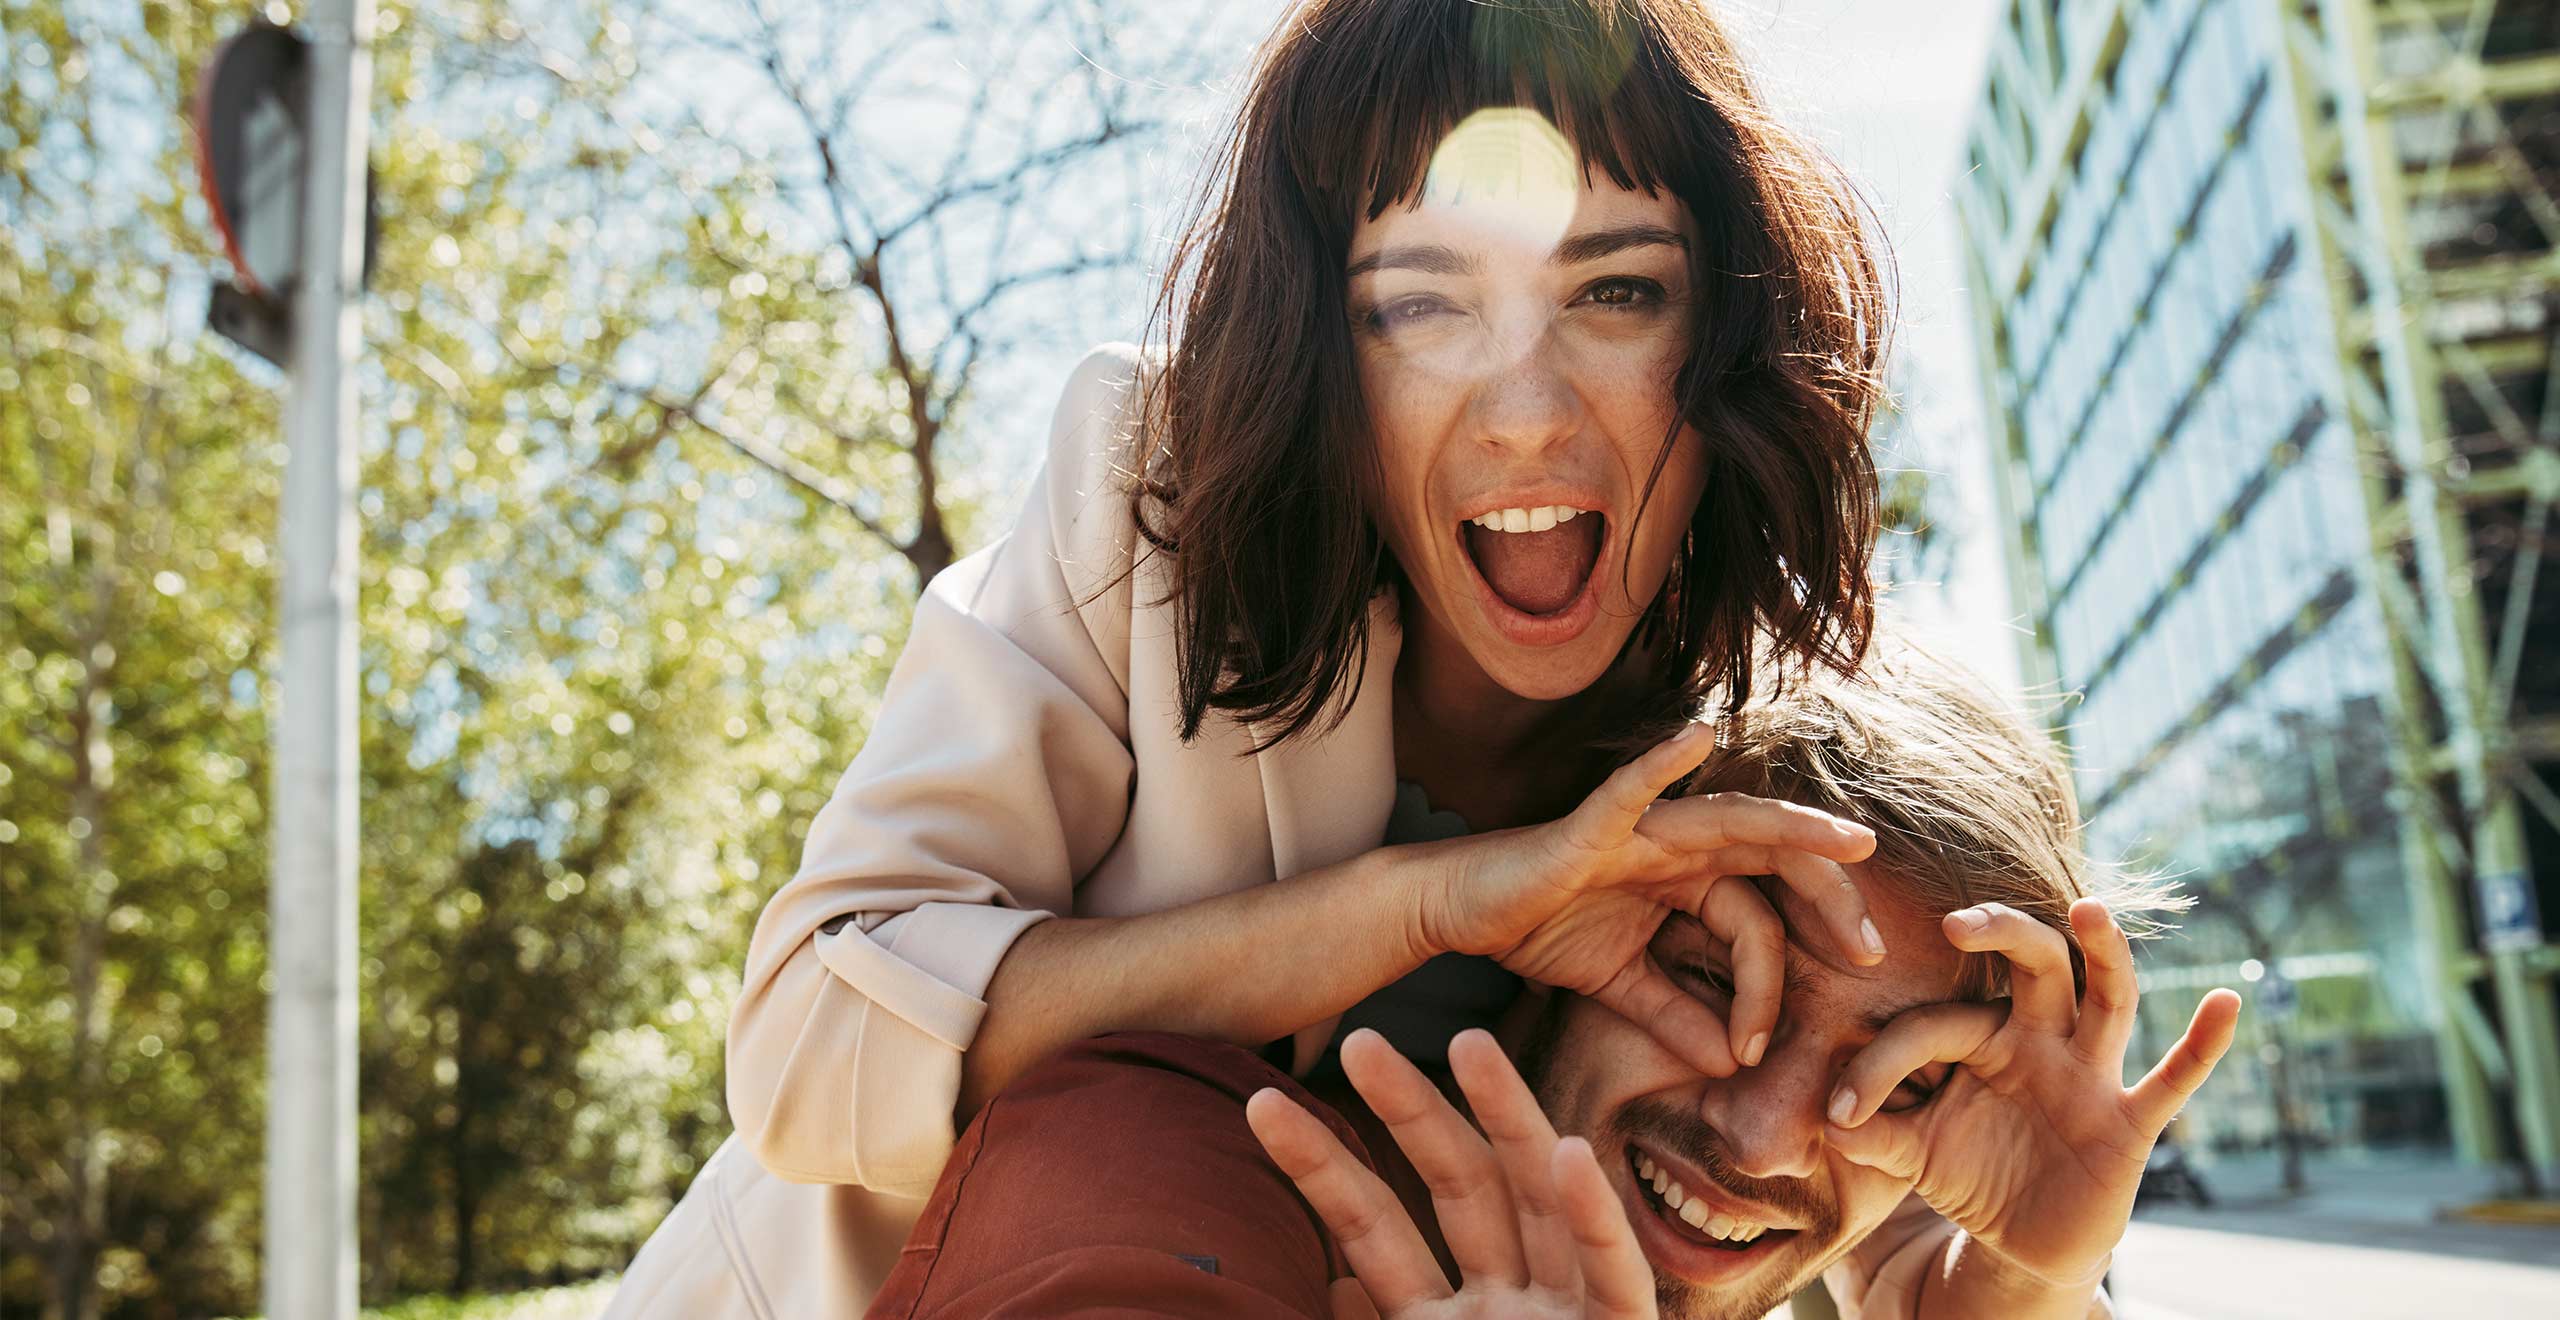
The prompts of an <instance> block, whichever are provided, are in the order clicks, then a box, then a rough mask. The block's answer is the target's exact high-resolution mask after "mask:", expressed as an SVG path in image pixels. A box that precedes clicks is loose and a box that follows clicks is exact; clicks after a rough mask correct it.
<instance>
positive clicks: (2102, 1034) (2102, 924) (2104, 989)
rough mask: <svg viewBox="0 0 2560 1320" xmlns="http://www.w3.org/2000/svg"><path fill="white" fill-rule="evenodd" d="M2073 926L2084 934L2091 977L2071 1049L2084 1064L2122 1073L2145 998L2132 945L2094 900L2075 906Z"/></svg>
mask: <svg viewBox="0 0 2560 1320" xmlns="http://www.w3.org/2000/svg"><path fill="white" fill-rule="evenodd" d="M2071 929H2072V931H2073V932H2074V933H2076V934H2078V935H2079V937H2080V960H2081V962H2082V963H2083V964H2085V965H2086V966H2087V968H2088V981H2089V988H2088V989H2087V990H2086V991H2084V992H2082V994H2081V996H2080V1025H2079V1026H2078V1027H2076V1028H2074V1029H2073V1030H2072V1033H2071V1048H2072V1050H2073V1052H2074V1053H2076V1054H2078V1055H2079V1056H2080V1058H2081V1059H2082V1060H2083V1061H2084V1062H2087V1063H2090V1064H2094V1065H2096V1066H2098V1067H2101V1068H2105V1069H2107V1070H2108V1072H2109V1074H2110V1075H2112V1076H2117V1077H2121V1076H2123V1075H2124V1047H2125V1045H2126V1044H2127V1043H2128V1042H2130V1041H2131V1040H2132V1039H2133V1025H2134V1017H2135V1009H2136V1008H2137V1007H2138V1005H2139V1004H2140V1002H2141V993H2140V991H2139V990H2138V989H2137V988H2136V985H2135V981H2134V975H2133V945H2132V944H2131V943H2129V942H2127V941H2126V939H2125V937H2124V930H2123V928H2122V927H2119V926H2118V925H2116V919H2115V916H2114V914H2113V913H2110V912H2108V911H2107V905H2106V904H2105V903H2103V902H2100V901H2099V900H2097V899H2094V898H2084V899H2081V900H2080V901H2079V902H2077V903H2074V904H2072V905H2071Z"/></svg>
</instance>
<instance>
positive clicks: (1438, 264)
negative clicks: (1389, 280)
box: [1342, 243, 1476, 279]
mask: <svg viewBox="0 0 2560 1320" xmlns="http://www.w3.org/2000/svg"><path fill="white" fill-rule="evenodd" d="M1373 270H1418V271H1421V272H1422V273H1423V274H1425V275H1473V274H1475V273H1476V259H1475V258H1474V257H1471V256H1466V255H1463V254H1461V253H1460V252H1459V251H1458V250H1457V249H1455V248H1450V247H1444V246H1442V245H1441V244H1438V243H1412V244H1407V245H1405V246H1404V247H1391V248H1380V249H1378V250H1377V251H1375V252H1372V253H1370V254H1369V255H1367V256H1365V257H1362V258H1360V259H1359V260H1358V261H1354V262H1352V263H1351V265H1350V267H1349V268H1348V269H1346V270H1345V271H1343V272H1342V273H1343V276H1344V278H1346V279H1348V278H1350V277H1352V276H1357V275H1366V274H1368V273H1369V272H1370V271H1373Z"/></svg>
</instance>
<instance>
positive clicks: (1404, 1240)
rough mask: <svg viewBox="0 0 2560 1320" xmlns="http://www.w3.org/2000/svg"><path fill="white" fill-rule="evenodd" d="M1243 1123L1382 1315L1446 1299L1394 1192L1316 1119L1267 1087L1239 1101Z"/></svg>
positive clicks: (1440, 1278)
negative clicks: (1295, 1189)
mask: <svg viewBox="0 0 2560 1320" xmlns="http://www.w3.org/2000/svg"><path fill="white" fill-rule="evenodd" d="M1244 1117H1245V1122H1246V1123H1247V1124H1248V1125H1250V1126H1251V1127H1252V1128H1253V1135H1254V1137H1255V1139H1256V1140H1258V1141H1260V1142H1261V1143H1262V1149H1263V1151H1264V1153H1266V1154H1268V1155H1270V1156H1271V1162H1272V1163H1274V1164H1277V1165H1279V1166H1280V1171H1281V1172H1282V1173H1285V1174H1287V1175H1289V1181H1291V1182H1293V1183H1296V1184H1297V1185H1298V1194H1299V1195H1300V1196H1303V1197H1305V1198H1307V1204H1308V1205H1311V1206H1313V1207H1315V1212H1316V1217H1317V1218H1319V1219H1322V1220H1323V1221H1324V1226H1325V1229H1326V1230H1327V1231H1328V1232H1330V1233H1332V1234H1333V1240H1334V1241H1335V1242H1336V1243H1338V1244H1340V1245H1341V1247H1342V1255H1343V1258H1344V1259H1346V1260H1348V1261H1350V1262H1351V1271H1352V1273H1354V1274H1356V1275H1358V1276H1359V1278H1360V1283H1361V1286H1362V1287H1364V1288H1366V1289H1367V1290H1368V1294H1369V1299H1370V1301H1371V1302H1372V1303H1374V1304H1375V1305H1376V1306H1377V1308H1378V1309H1379V1310H1380V1311H1382V1312H1384V1313H1387V1314H1390V1315H1392V1314H1394V1313H1395V1312H1397V1311H1401V1310H1403V1309H1404V1308H1406V1307H1408V1306H1411V1305H1413V1304H1415V1303H1417V1302H1427V1301H1432V1300H1434V1299H1437V1298H1442V1297H1447V1296H1449V1295H1450V1289H1449V1278H1448V1276H1447V1275H1445V1274H1442V1273H1441V1272H1440V1262H1439V1261H1438V1260H1437V1259H1435V1258H1434V1257H1433V1256H1432V1254H1431V1248H1430V1246H1429V1245H1428V1244H1426V1243H1424V1242H1423V1240H1422V1233H1421V1232H1420V1230H1417V1229H1416V1228H1414V1226H1413V1220H1412V1219H1411V1218H1410V1217H1408V1216H1407V1215H1406V1214H1405V1212H1404V1207H1403V1206H1402V1205H1400V1204H1398V1203H1397V1201H1396V1197H1395V1193H1394V1192H1392V1191H1389V1190H1388V1189H1387V1185H1386V1184H1385V1183H1384V1182H1381V1181H1379V1179H1378V1175H1377V1174H1375V1173H1372V1172H1370V1171H1369V1169H1368V1167H1367V1166H1365V1165H1363V1164H1361V1163H1360V1161H1358V1160H1356V1159H1354V1158H1352V1156H1351V1152H1350V1151H1348V1150H1345V1149H1343V1146H1342V1142H1341V1141H1339V1140H1337V1139H1336V1138H1335V1137H1334V1135H1333V1132H1332V1130H1331V1129H1329V1128H1327V1127H1326V1126H1325V1125H1324V1124H1322V1123H1320V1122H1318V1121H1316V1116H1315V1115H1313V1114H1310V1113H1308V1112H1307V1111H1306V1110H1305V1109H1304V1108H1302V1107H1300V1106H1299V1104H1298V1102H1297V1101H1295V1100H1292V1099H1290V1098H1289V1097H1287V1096H1285V1095H1282V1094H1280V1093H1279V1092H1278V1091H1275V1090H1271V1089H1269V1088H1265V1089H1263V1090H1260V1091H1257V1092H1255V1093H1254V1095H1253V1098H1252V1099H1250V1100H1247V1101H1246V1102H1245V1106H1244Z"/></svg>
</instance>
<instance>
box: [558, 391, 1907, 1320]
mask: <svg viewBox="0 0 2560 1320" xmlns="http://www.w3.org/2000/svg"><path fill="white" fill-rule="evenodd" d="M1139 370H1140V360H1139V357H1138V353H1137V350H1135V349H1134V348H1132V347H1130V346H1128V345H1124V344H1114V345H1107V346H1105V347H1103V348H1099V349H1096V350H1095V351H1094V352H1093V353H1091V354H1090V355H1088V356H1087V357H1086V358H1085V359H1084V361H1083V362H1082V363H1081V364H1079V365H1078V366H1077V368H1076V370H1075V373H1074V375H1073V376H1072V377H1071V378H1070V379H1069V381H1068V383H1067V388H1066V393H1065V396H1064V397H1063V398H1062V399H1061V400H1060V401H1059V404H1058V409H1057V413H1056V416H1055V418H1054V419H1053V420H1052V422H1051V424H1050V431H1049V450H1048V457H1047V461H1046V464H1045V466H1044V467H1043V469H1042V471H1041V473H1040V476H1039V477H1038V479H1037V480H1036V482H1035V484H1034V486H1033V489H1032V492H1031V496H1030V499H1029V501H1028V503H1027V504H1026V505H1025V507H1024V509H1023V511H1022V514H1021V517H1020V519H1019V521H1018V522H1017V523H1016V524H1015V526H1014V528H1013V530H1012V532H1011V533H1010V534H1009V535H1007V536H1006V537H1005V538H1004V539H1003V540H1001V541H999V542H997V543H996V544H994V545H991V546H989V547H987V548H986V549H984V550H981V551H979V552H978V553H976V554H973V555H970V556H968V557H967V558H965V559H963V560H961V561H960V562H958V563H956V564H954V565H952V566H951V567H950V568H949V569H948V570H946V571H945V572H944V573H943V574H942V575H941V576H939V577H937V578H935V579H934V581H933V583H932V585H931V586H929V587H928V588H926V590H925V592H924V595H923V598H922V599H921V600H920V601H919V602H918V603H917V606H916V613H915V621H914V625H913V629H912V631H911V633H910V635H909V637H908V640H907V646H906V650H905V652H904V654H902V655H901V656H900V657H899V660H898V663H897V666H896V668H895V670H894V671H893V672H892V674H891V676H890V679H889V686H888V691H887V694H886V696H885V697H884V698H883V700H882V702H881V705H880V714H879V717H878V719H877V721H876V722H875V723H874V724H873V726H872V728H871V731H870V736H869V737H868V739H867V740H866V741H865V742H864V745H863V747H862V750H861V752H860V754H859V755H857V756H855V757H854V759H853V763H852V766H851V767H850V768H849V769H847V770H846V771H845V775H844V778H843V780H842V781H841V782H840V783H839V784H838V785H837V787H836V791H835V795H834V797H833V799H832V800H830V801H829V802H828V804H827V805H826V807H825V808H824V809H823V810H821V811H820V812H819V813H818V816H817V819H816V820H815V822H814V823H813V824H812V825H811V827H810V831H809V837H808V842H807V846H806V850H805V852H804V853H803V856H802V861H801V865H800V871H799V873H798V874H797V875H796V876H794V877H793V878H792V879H791V881H790V883H788V884H786V885H784V886H783V887H782V889H781V891H780V892H778V893H776V894H775V895H774V897H773V901H772V902H771V903H770V904H769V905H768V906H767V907H766V908H765V910H764V914H763V916H762V917H761V918H760V919H759V920H758V921H757V923H756V930H755V937H754V940H753V942H752V944H751V945H750V947H749V949H748V954H747V970H746V982H745V985H744V988H743V989H742V990H741V992H740V994H739V997H738V1004H737V1008H736V1011H735V1014H734V1016H733V1017H732V1018H731V1020H730V1028H729V1048H728V1066H729V1113H730V1116H731V1118H732V1120H733V1121H734V1122H735V1123H736V1124H737V1134H736V1135H735V1136H733V1137H731V1138H730V1139H729V1140H728V1141H727V1142H726V1143H724V1144H723V1145H722V1146H721V1147H720V1149H719V1151H718V1153H717V1154H715V1155H714V1156H713V1157H712V1159H711V1161H710V1162H709V1163H708V1164H706V1165H705V1166H704V1168H703V1170H702V1172H701V1173H700V1174H699V1175H697V1176H696V1178H695V1179H694V1183H693V1186H692V1187H691V1189H690V1190H688V1191H687V1192H686V1194H685V1196H684V1198H683V1200H681V1201H680V1202H678V1203H677V1205H676V1207H675V1209H674V1210H673V1211H671V1212H670V1213H669V1214H668V1216H667V1219H666V1221H665V1222H664V1223H663V1224H661V1225H660V1226H659V1228H658V1231H657V1232H656V1233H655V1234H654V1235H652V1237H651V1238H650V1240H649V1241H648V1243H647V1244H646V1245H644V1246H643V1247H642V1248H641V1250H640V1253H639V1255H638V1256H637V1257H636V1258H635V1259H634V1260H633V1261H632V1263H631V1268H630V1269H629V1271H628V1272H627V1273H626V1274H625V1275H624V1278H623V1282H622V1286H621V1288H620V1290H619V1291H618V1293H617V1294H616V1295H615V1297H614V1299H613V1302H612V1303H611V1305H610V1306H609V1307H607V1309H606V1312H605V1314H606V1315H607V1316H608V1317H641V1316H647V1317H686V1318H688V1320H691V1318H694V1317H741V1318H742V1320H744V1318H752V1320H772V1318H773V1317H796V1316H815V1315H847V1314H853V1313H855V1312H858V1311H860V1310H861V1309H862V1308H863V1307H864V1306H866V1305H867V1304H868V1302H869V1299H870V1297H871V1296H872V1294H873V1293H874V1292H875V1291H877V1289H878V1287H879V1285H880V1282H881V1281H882V1279H884V1278H885V1277H886V1276H887V1274H888V1271H889V1268H890V1266H891V1265H892V1264H893V1263H894V1262H895V1260H896V1258H897V1253H898V1249H899V1246H900V1244H901V1243H903V1242H904V1241H905V1239H906V1236H907V1233H908V1231H909V1230H910V1229H911V1228H912V1227H913V1225H914V1223H915V1218H916V1215H917V1213H918V1212H919V1211H920V1210H921V1209H922V1207H923V1199H924V1197H925V1195H926V1194H927V1193H928V1192H930V1191H931V1189H932V1187H933V1184H934V1181H935V1179H936V1178H937V1177H938V1176H939V1175H940V1173H941V1170H942V1165H943V1161H944V1159H945V1158H946V1157H947V1156H948V1155H949V1154H950V1152H951V1149H952V1145H953V1143H954V1140H955V1138H956V1136H957V1134H956V1133H955V1132H954V1130H953V1125H952V1112H953V1109H954V1107H955V1104H956V1102H957V1100H958V1096H959V1085H960V1052H961V1051H962V1050H964V1049H967V1048H968V1046H969V1042H970V1040H971V1038H972V1037H973V1036H974V1035H975V1034H976V1032H977V1029H978V1022H979V1019H980V1017H981V1016H982V1015H983V1014H984V1013H985V1011H986V1002H985V994H986V988H987V982H988V980H989V978H990V977H991V976H993V975H994V972H995V966H996V963H997V961H998V960H999V959H1001V958H1003V957H1004V954H1005V951H1006V950H1007V949H1008V948H1010V947H1011V945H1012V943H1013V941H1014V939H1015V937H1017V936H1019V935H1020V934H1021V933H1022V932H1023V931H1024V930H1025V929H1026V928H1028V927H1029V926H1031V925H1032V924H1033V923H1035V922H1038V921H1040V920H1042V919H1044V918H1046V917H1049V916H1052V915H1056V914H1059V913H1073V914H1077V915H1092V916H1114V915H1124V914H1131V913H1139V912H1148V911H1154V910H1156V909H1160V908H1167V907H1173V906H1176V905H1178V904H1183V903H1190V902H1195V901H1197V900H1200V899H1203V898H1208V897H1211V896H1214V895H1217V894H1223V893H1227V892H1229V891H1232V890H1236V889H1241V888H1244V887H1245V886H1248V885H1259V884H1268V883H1271V882H1272V881H1274V880H1285V879H1287V878H1288V877H1290V876H1293V875H1296V874H1298V873H1300V872H1302V871H1306V870H1310V869H1313V868H1317V867H1322V866H1326V865H1330V864H1331V863H1333V862H1336V861H1340V860H1343V859H1345V858H1349V857H1353V856H1356V855H1358V854H1360V853H1362V852H1366V851H1368V850H1369V849H1371V848H1375V847H1377V846H1378V844H1379V843H1380V841H1381V839H1382V838H1383V836H1384V834H1385V830H1386V822H1387V815H1388V811H1389V809H1390V807H1391V806H1392V802H1393V797H1394V788H1395V766H1394V740H1393V736H1392V730H1391V728H1390V725H1389V703H1390V700H1391V695H1390V694H1391V690H1392V688H1393V682H1392V677H1393V674H1394V672H1395V663H1396V655H1397V650H1398V643H1399V640H1400V634H1399V633H1398V631H1397V628H1396V621H1395V617H1394V610H1393V608H1392V605H1391V602H1390V599H1389V598H1387V597H1384V596H1382V597H1381V598H1380V601H1379V603H1378V605H1377V606H1376V608H1375V610H1374V612H1373V613H1372V615H1371V625H1372V632H1371V639H1370V646H1369V654H1368V659H1367V668H1366V669H1365V670H1364V672H1363V675H1362V681H1361V684H1360V689H1359V694H1358V697H1357V698H1356V700H1354V702H1353V703H1352V705H1351V708H1350V712H1349V715H1348V717H1347V718H1346V719H1345V720H1344V721H1343V722H1342V724H1341V725H1340V726H1339V727H1338V728H1336V729H1334V730H1333V731H1331V732H1330V733H1329V734H1326V735H1325V736H1322V737H1312V738H1299V739H1292V740H1291V741H1289V742H1287V743H1285V744H1282V745H1281V746H1278V747H1275V748H1273V749H1271V750H1269V751H1266V752H1264V753H1262V754H1260V755H1258V756H1249V755H1247V754H1246V749H1247V747H1248V746H1250V745H1251V743H1252V742H1254V741H1255V737H1254V734H1253V731H1252V730H1250V729H1249V728H1246V727H1242V726H1239V725H1237V724H1235V723H1234V722H1232V721H1214V722H1212V723H1211V724H1210V725H1209V726H1208V727H1207V728H1205V729H1204V730H1203V732H1202V734H1201V736H1200V737H1199V738H1198V739H1197V740H1195V741H1193V742H1191V743H1187V744H1186V743H1184V742H1183V741H1182V739H1181V735H1180V717H1179V711H1178V709H1177V707H1176V704H1175V696H1174V694H1175V669H1174V645H1173V626H1172V621H1171V617H1170V614H1169V612H1168V611H1166V610H1165V609H1163V608H1162V607H1161V605H1160V603H1159V602H1161V601H1162V599H1163V597H1164V589H1163V579H1162V575H1161V573H1160V572H1158V571H1156V570H1155V569H1153V568H1152V567H1150V566H1149V565H1141V566H1140V568H1139V570H1138V572H1137V573H1136V575H1135V576H1134V578H1128V579H1123V580H1121V581H1119V582H1118V584H1117V585H1106V584H1110V583H1112V582H1113V580H1114V579H1115V578H1121V577H1122V573H1123V570H1124V569H1125V568H1126V567H1127V566H1128V564H1129V563H1130V558H1131V555H1132V553H1133V549H1134V547H1135V546H1136V545H1137V544H1138V539H1137V535H1136V528H1135V525H1134V522H1133V519H1132V517H1131V515H1130V510H1129V504H1128V500H1127V499H1126V498H1125V497H1124V496H1123V494H1122V491H1123V489H1124V488H1125V486H1124V482H1123V481H1122V480H1121V477H1120V474H1121V473H1123V472H1124V471H1125V470H1126V468H1127V465H1128V464H1129V462H1130V461H1131V456H1132V453H1133V448H1132V446H1133V443H1134V436H1135V432H1134V424H1135V411H1136V409H1135V402H1136V400H1135V394H1136V391H1135V389H1134V384H1135V381H1136V378H1137V374H1138V371H1139ZM848 917H849V918H850V919H849V921H846V922H844V923H843V924H841V925H840V926H839V927H838V928H837V929H835V930H834V931H833V932H832V933H831V932H829V931H828V930H827V929H826V927H827V926H829V925H830V924H831V923H835V922H836V921H837V919H838V918H848ZM1332 1031H1333V1024H1332V1023H1330V1022H1325V1023H1318V1024H1315V1025H1313V1026H1311V1027H1309V1028H1308V1029H1307V1030H1306V1031H1304V1032H1302V1033H1300V1035H1299V1037H1298V1040H1297V1045H1298V1049H1297V1057H1298V1062H1299V1066H1300V1067H1301V1068H1302V1069H1303V1068H1304V1067H1305V1065H1306V1064H1307V1063H1309V1062H1311V1061H1312V1060H1313V1058H1314V1056H1315V1054H1316V1053H1317V1052H1318V1051H1319V1050H1320V1049H1321V1047H1322V1045H1323V1043H1324V1042H1325V1041H1326V1040H1327V1039H1329V1038H1330V1036H1331V1034H1332ZM1862 1291H1863V1290H1862Z"/></svg>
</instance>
